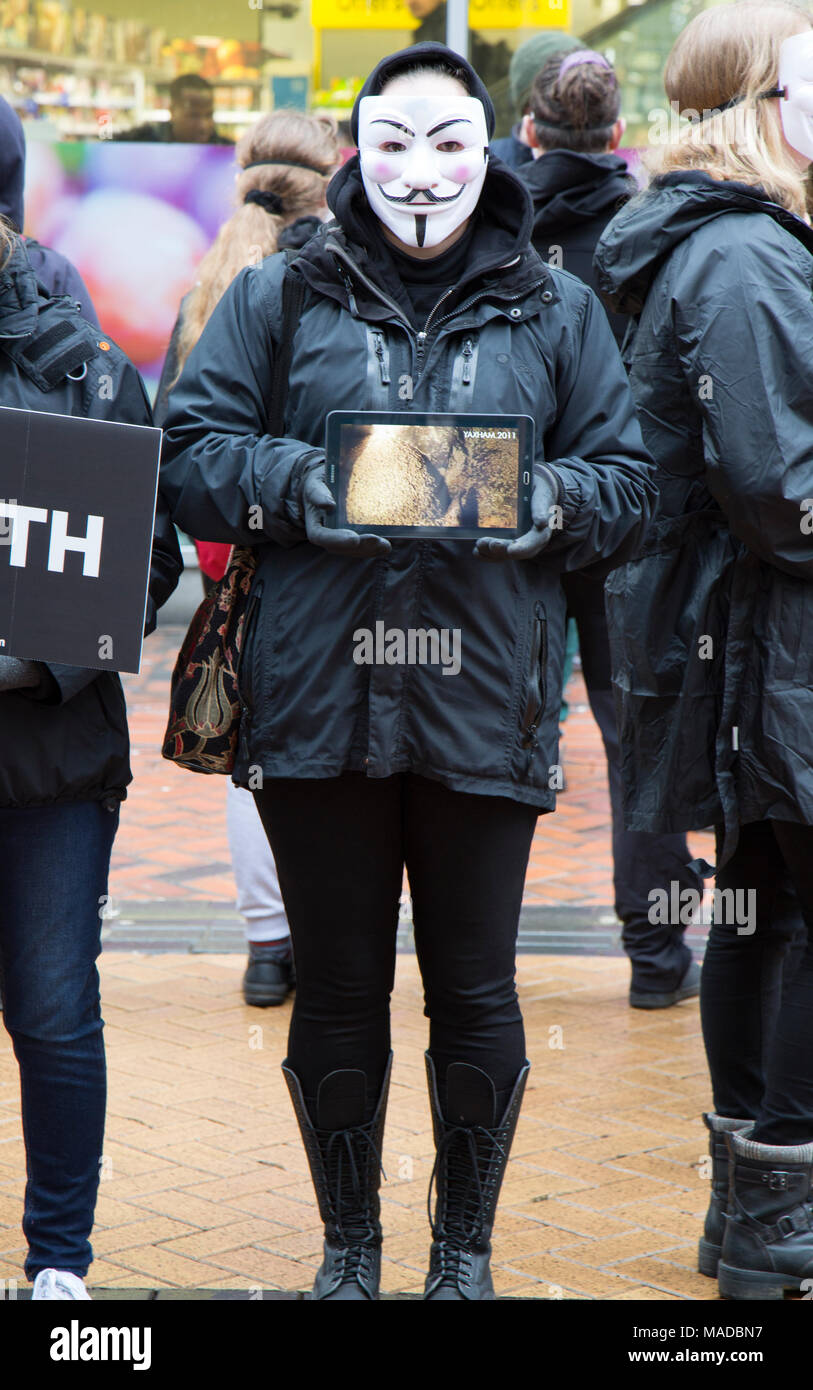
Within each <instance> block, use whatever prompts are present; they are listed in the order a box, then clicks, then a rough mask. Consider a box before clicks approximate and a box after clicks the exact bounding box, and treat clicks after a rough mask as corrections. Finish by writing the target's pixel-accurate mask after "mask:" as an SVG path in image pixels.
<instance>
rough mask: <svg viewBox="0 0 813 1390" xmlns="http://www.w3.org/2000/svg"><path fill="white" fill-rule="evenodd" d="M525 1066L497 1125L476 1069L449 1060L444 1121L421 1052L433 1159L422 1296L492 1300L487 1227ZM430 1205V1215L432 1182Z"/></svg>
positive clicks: (489, 1088)
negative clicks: (427, 1255) (434, 1195)
mask: <svg viewBox="0 0 813 1390" xmlns="http://www.w3.org/2000/svg"><path fill="white" fill-rule="evenodd" d="M529 1071H530V1065H529V1063H527V1062H526V1063H525V1066H524V1067H523V1068H522V1071H521V1072H520V1073H519V1076H518V1077H517V1079H516V1082H515V1084H514V1089H513V1092H512V1094H511V1098H510V1100H509V1102H508V1105H507V1106H506V1109H505V1113H504V1114H503V1116H502V1119H501V1120H499V1121H498V1120H497V1093H496V1091H495V1089H494V1084H493V1082H492V1080H491V1078H490V1077H489V1076H487V1075H486V1073H485V1072H484V1071H481V1070H480V1068H479V1067H472V1066H469V1065H468V1064H467V1063H465V1062H453V1063H452V1065H451V1066H450V1067H448V1068H447V1071H446V1106H445V1110H446V1117H444V1115H443V1113H442V1111H441V1107H440V1100H439V1097H438V1087H437V1077H436V1074H435V1068H434V1064H433V1062H432V1058H431V1057H430V1056H429V1053H427V1054H426V1072H427V1078H428V1081H429V1099H430V1102H431V1105H432V1125H433V1128H434V1132H435V1148H436V1150H437V1155H436V1158H435V1166H434V1168H433V1170H432V1178H431V1180H430V1183H429V1223H430V1225H431V1227H432V1237H433V1240H432V1251H431V1255H430V1260H429V1274H428V1275H427V1279H426V1288H425V1290H424V1295H423V1296H424V1299H425V1300H427V1301H430V1302H440V1301H443V1302H463V1301H466V1300H481V1299H482V1300H486V1299H493V1298H495V1297H496V1295H495V1293H494V1285H493V1283H492V1281H491V1270H490V1267H489V1260H490V1258H491V1230H492V1227H493V1225H494V1216H495V1213H496V1210H497V1201H498V1198H499V1195H500V1187H501V1185H502V1180H503V1177H504V1175H505V1169H506V1166H507V1163H508V1154H509V1152H510V1149H511V1143H512V1140H513V1138H514V1130H515V1129H516V1126H517V1117H518V1115H519V1110H520V1106H521V1104H522V1096H523V1092H524V1090H525V1082H526V1080H527V1077H528V1072H529ZM433 1183H434V1184H435V1186H436V1191H437V1203H436V1209H435V1215H434V1218H433V1216H432V1185H433Z"/></svg>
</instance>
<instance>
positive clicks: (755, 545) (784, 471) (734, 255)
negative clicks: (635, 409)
mask: <svg viewBox="0 0 813 1390" xmlns="http://www.w3.org/2000/svg"><path fill="white" fill-rule="evenodd" d="M765 220H766V219H762V218H759V219H754V218H753V217H749V218H748V221H749V223H750V224H752V227H751V228H749V233H750V235H749V239H748V240H747V241H746V240H745V238H744V237H743V239H742V240H740V239H739V238H738V239H737V240H732V238H730V237H729V238H727V239H726V241H725V245H721V244H718V245H716V246H715V247H713V248H711V250H710V251H709V253H708V254H704V255H702V256H701V257H698V256H697V255H696V254H695V255H691V254H687V255H685V257H684V258H683V263H682V265H681V267H680V269H679V270H678V271H677V274H676V278H675V283H674V287H673V291H672V293H673V305H672V315H673V322H674V326H675V334H676V339H677V346H678V351H679V353H680V359H681V364H682V367H683V371H684V374H685V379H686V382H687V385H688V387H689V390H690V391H691V393H692V396H693V398H694V400H695V401H696V403H697V408H698V410H699V412H700V416H701V419H702V427H703V453H704V455H705V461H706V485H707V487H708V489H709V492H710V493H711V494H712V496H713V497H714V499H715V500H716V501H717V502H718V503H719V505H720V506H721V507H722V509H723V511H724V512H725V514H726V518H727V520H728V524H729V526H730V528H731V530H732V532H733V533H734V535H735V536H737V537H738V538H739V539H740V540H741V541H744V543H745V544H746V545H747V546H748V549H749V550H751V551H753V552H754V554H755V555H758V556H759V557H760V558H761V559H763V560H767V561H768V562H769V563H770V564H772V565H776V566H777V568H779V569H781V570H784V571H786V573H788V574H791V575H795V576H796V577H797V578H802V579H813V536H811V533H810V511H811V509H813V390H812V389H811V372H812V371H813V298H812V297H811V281H813V263H811V260H810V256H809V254H808V253H807V252H806V251H803V249H802V247H801V246H799V245H797V243H796V242H795V241H793V240H792V239H791V237H790V235H789V234H788V233H787V232H785V231H783V230H782V229H781V228H778V227H777V228H776V229H775V231H774V229H773V226H772V227H771V232H772V235H770V236H766V237H764V238H763V237H760V236H758V235H755V232H756V230H757V223H763V222H764V221H765ZM780 238H781V243H780V240H779V239H780ZM805 502H807V506H805ZM805 522H806V528H805V529H803V523H805Z"/></svg>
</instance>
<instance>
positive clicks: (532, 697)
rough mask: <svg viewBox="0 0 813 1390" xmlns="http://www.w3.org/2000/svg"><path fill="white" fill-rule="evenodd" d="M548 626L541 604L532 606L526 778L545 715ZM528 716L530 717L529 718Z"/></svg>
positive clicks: (524, 732)
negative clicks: (532, 622)
mask: <svg viewBox="0 0 813 1390" xmlns="http://www.w3.org/2000/svg"><path fill="white" fill-rule="evenodd" d="M547 637H548V625H547V619H546V617H545V609H544V607H543V605H542V604H541V603H536V604H534V634H533V644H532V647H531V674H530V681H531V683H530V688H529V691H528V699H527V701H526V704H525V715H524V717H523V721H522V747H523V748H527V750H528V759H527V763H526V767H525V775H526V777H527V776H528V775H529V774H530V771H531V766H532V764H533V758H534V753H535V752H536V750H537V748H538V747H539V740H538V738H537V734H538V732H539V725H540V724H541V722H542V718H543V715H544V713H545V693H546V689H545V687H546V679H545V677H546V669H547V663H548V641H547ZM529 716H530V717H529Z"/></svg>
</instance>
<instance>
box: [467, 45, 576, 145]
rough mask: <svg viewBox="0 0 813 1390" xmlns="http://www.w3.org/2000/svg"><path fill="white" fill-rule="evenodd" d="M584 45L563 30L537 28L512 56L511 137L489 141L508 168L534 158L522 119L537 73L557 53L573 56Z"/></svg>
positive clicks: (529, 103)
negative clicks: (512, 121)
mask: <svg viewBox="0 0 813 1390" xmlns="http://www.w3.org/2000/svg"><path fill="white" fill-rule="evenodd" d="M586 46H587V45H586V44H583V43H582V41H581V39H577V38H575V37H574V36H573V34H568V33H566V31H565V30H563V29H539V30H538V31H537V32H536V33H535V34H532V36H531V37H530V38H529V39H526V40H525V42H524V43H521V44H520V45H519V48H518V49H517V50H516V51H515V52H514V53H513V54H512V55H511V63H510V65H509V68H508V87H509V91H510V94H511V103H512V106H513V109H514V113H515V115H516V122H515V124H514V125H512V127H511V133H510V135H502V136H500V138H499V139H498V140H492V141H491V146H490V148H491V153H492V155H494V156H495V157H496V158H497V159H501V160H502V161H503V163H504V164H507V165H508V166H509V168H511V169H518V168H519V167H520V165H522V164H530V162H531V160H532V159H533V150H532V149H531V145H530V143H529V141H528V138H527V136H526V133H525V129H524V126H523V117H524V116H527V114H528V112H529V110H530V106H531V87H532V86H533V80H534V78H535V77H536V74H537V73H538V72H539V70H540V69H541V68H543V67H544V66H545V64H546V63H547V62H549V61H550V59H551V58H554V57H555V56H556V55H557V54H558V56H559V57H560V58H566V57H567V55H568V53H575V52H576V51H577V50H578V49H580V48H586Z"/></svg>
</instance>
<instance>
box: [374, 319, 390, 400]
mask: <svg viewBox="0 0 813 1390" xmlns="http://www.w3.org/2000/svg"><path fill="white" fill-rule="evenodd" d="M372 333H373V342H374V343H375V349H374V351H375V355H376V357H377V358H378V376H379V380H380V382H381V385H382V386H389V384H390V355H389V353H388V351H387V345H386V342H385V340H384V334H383V332H382V330H381V329H380V328H374V329H373V330H372Z"/></svg>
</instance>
